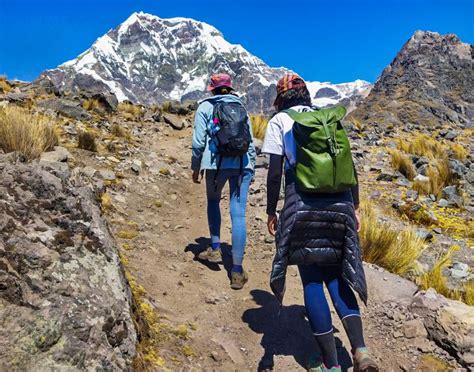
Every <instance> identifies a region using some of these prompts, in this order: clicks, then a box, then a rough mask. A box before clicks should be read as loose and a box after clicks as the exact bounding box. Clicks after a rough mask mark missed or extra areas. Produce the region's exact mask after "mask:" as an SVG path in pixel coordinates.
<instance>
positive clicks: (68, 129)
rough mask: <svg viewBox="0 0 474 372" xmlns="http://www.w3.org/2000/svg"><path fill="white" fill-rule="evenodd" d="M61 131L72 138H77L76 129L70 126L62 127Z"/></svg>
mask: <svg viewBox="0 0 474 372" xmlns="http://www.w3.org/2000/svg"><path fill="white" fill-rule="evenodd" d="M63 130H64V132H66V133H67V134H70V135H72V136H77V135H78V134H79V132H78V131H77V129H76V127H75V126H74V125H72V124H68V125H65V126H64V127H63Z"/></svg>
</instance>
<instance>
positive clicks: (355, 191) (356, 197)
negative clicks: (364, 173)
mask: <svg viewBox="0 0 474 372" xmlns="http://www.w3.org/2000/svg"><path fill="white" fill-rule="evenodd" d="M354 175H355V178H356V181H357V183H356V184H355V185H354V186H352V187H351V193H352V200H353V201H354V207H355V208H356V209H357V208H359V203H360V200H359V178H358V176H357V169H356V167H355V164H354Z"/></svg>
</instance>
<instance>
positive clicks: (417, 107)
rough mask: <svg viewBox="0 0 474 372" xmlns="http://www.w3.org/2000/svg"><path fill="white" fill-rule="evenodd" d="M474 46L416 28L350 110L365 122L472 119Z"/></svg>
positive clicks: (420, 122)
mask: <svg viewBox="0 0 474 372" xmlns="http://www.w3.org/2000/svg"><path fill="white" fill-rule="evenodd" d="M473 58H474V46H473V45H470V44H466V43H462V42H461V41H460V40H459V38H458V37H457V36H456V35H454V34H448V35H444V36H442V35H439V34H438V33H435V32H422V31H417V32H416V33H415V34H414V35H413V36H412V37H411V38H410V40H408V42H407V43H406V44H405V45H404V46H403V48H402V49H401V51H400V52H399V53H398V54H397V56H396V57H395V59H394V60H393V61H392V63H390V65H389V66H387V67H386V68H385V70H384V71H383V73H382V75H381V76H380V77H379V79H378V80H377V82H376V83H375V85H374V87H373V88H372V91H371V92H370V94H369V96H368V97H367V99H366V100H365V101H364V102H363V103H362V104H361V105H360V106H359V107H358V108H357V110H355V111H354V112H353V113H352V118H356V119H359V120H363V121H364V122H365V123H366V124H367V125H368V126H373V125H381V126H387V125H391V126H394V127H397V126H400V125H412V127H413V128H412V129H416V128H420V127H426V126H428V127H430V128H435V127H437V126H440V125H442V124H453V125H459V126H462V127H470V126H472V125H473V124H474V90H473V86H474V69H473Z"/></svg>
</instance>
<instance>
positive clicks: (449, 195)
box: [441, 186, 464, 207]
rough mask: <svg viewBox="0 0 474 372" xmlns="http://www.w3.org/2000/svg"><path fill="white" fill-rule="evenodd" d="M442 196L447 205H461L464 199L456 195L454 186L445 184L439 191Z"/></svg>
mask: <svg viewBox="0 0 474 372" xmlns="http://www.w3.org/2000/svg"><path fill="white" fill-rule="evenodd" d="M441 194H442V196H443V198H444V199H445V200H446V201H447V202H448V206H449V207H462V205H463V204H464V201H463V199H462V197H461V196H459V195H458V192H457V188H456V186H447V187H445V188H444V189H443V190H442V192H441Z"/></svg>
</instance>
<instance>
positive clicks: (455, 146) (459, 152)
mask: <svg viewBox="0 0 474 372" xmlns="http://www.w3.org/2000/svg"><path fill="white" fill-rule="evenodd" d="M451 151H452V152H453V155H454V157H455V158H456V159H458V160H461V161H465V160H466V159H467V156H468V155H469V151H467V150H466V147H465V146H463V145H461V144H460V143H452V144H451Z"/></svg>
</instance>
